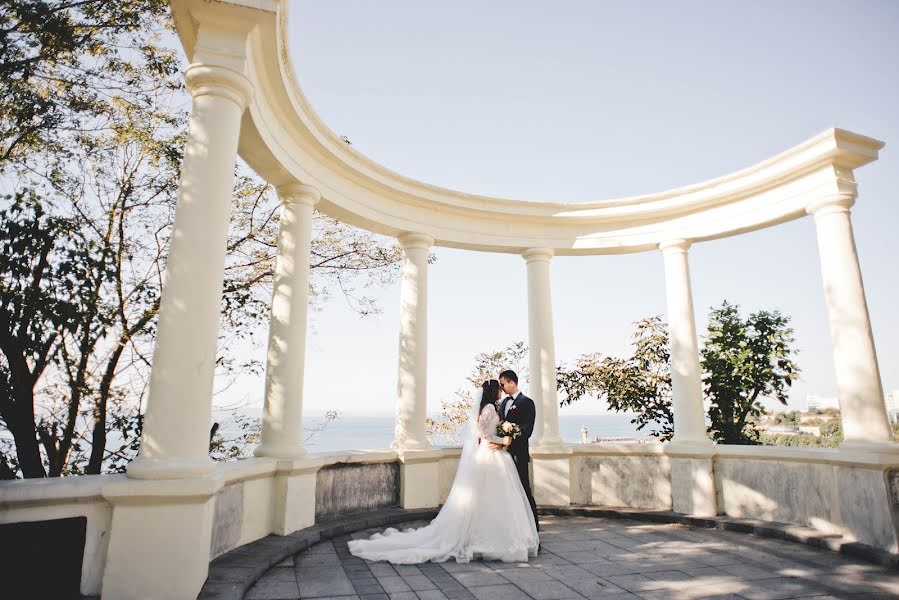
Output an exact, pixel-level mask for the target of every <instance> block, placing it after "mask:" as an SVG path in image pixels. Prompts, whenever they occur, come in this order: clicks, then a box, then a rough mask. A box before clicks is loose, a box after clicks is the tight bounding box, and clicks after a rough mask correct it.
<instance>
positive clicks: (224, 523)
mask: <svg viewBox="0 0 899 600" xmlns="http://www.w3.org/2000/svg"><path fill="white" fill-rule="evenodd" d="M532 456H533V463H532V465H531V466H532V481H533V486H534V492H535V496H536V497H537V502H538V504H541V505H543V506H544V507H546V508H550V507H554V506H555V507H569V506H572V505H578V506H580V505H587V506H589V505H593V506H603V507H621V508H622V509H629V510H640V511H647V510H649V511H658V510H662V511H672V514H675V513H681V514H690V515H694V516H697V517H709V516H711V517H714V516H715V515H716V514H719V515H727V516H729V517H732V518H739V519H758V520H762V521H774V522H780V523H787V524H796V525H801V526H804V527H810V528H814V529H815V530H816V531H820V532H824V533H831V534H836V535H839V536H842V537H841V539H842V542H841V543H858V544H861V545H863V546H866V547H871V548H876V549H879V550H882V551H885V552H892V553H896V552H897V535H899V460H897V458H896V457H894V456H887V455H876V454H863V453H851V452H846V451H841V450H839V449H837V450H825V449H794V448H770V447H759V446H745V447H744V446H712V447H709V448H705V449H702V450H696V449H693V450H690V451H688V450H685V449H683V448H680V449H678V448H672V446H670V445H667V444H632V445H583V446H582V445H568V446H563V447H559V448H555V449H551V450H545V449H544V450H543V451H536V450H535V451H533V452H532ZM458 460H459V450H458V449H435V450H427V451H418V452H406V453H400V452H396V451H393V450H385V451H360V452H348V453H340V454H327V455H311V456H309V457H307V458H305V459H302V460H275V459H271V458H252V459H247V460H242V461H237V462H232V463H222V464H220V465H218V466H217V468H216V472H215V474H214V475H213V476H212V477H211V478H200V479H195V480H194V479H191V480H177V481H175V480H159V481H151V480H147V481H141V480H133V479H129V478H127V477H125V476H122V475H103V476H84V477H72V478H65V479H52V480H32V481H14V482H0V523H24V522H35V521H50V520H53V519H66V518H73V517H84V518H86V519H87V523H86V538H85V545H84V558H83V566H82V572H81V593H82V594H84V595H97V594H99V593H100V592H101V590H102V588H103V586H104V585H105V583H104V582H105V579H104V578H106V579H109V578H110V577H111V576H112V577H115V578H116V579H115V581H118V582H119V583H121V582H122V581H131V579H129V577H136V576H137V574H136V573H134V572H132V571H129V569H132V570H133V569H140V568H141V567H140V565H141V564H142V563H141V561H144V563H146V561H151V562H153V561H156V564H163V563H164V562H165V561H164V560H162V559H161V558H160V557H162V558H165V556H167V555H166V554H159V555H158V556H157V555H153V554H149V555H147V552H146V549H145V546H147V544H148V543H149V544H150V545H152V543H151V542H150V540H156V539H157V538H158V540H163V539H164V538H166V535H168V534H166V532H165V531H161V530H162V529H165V527H166V526H168V525H167V524H171V523H174V522H175V521H177V519H181V521H179V522H181V523H182V525H181V527H188V526H192V527H194V529H195V530H196V532H197V533H196V535H194V534H193V533H190V535H187V534H184V536H187V537H185V540H186V539H191V540H193V539H196V540H197V541H198V543H202V544H206V550H207V551H208V556H209V557H210V559H211V558H215V557H216V556H219V555H221V554H223V553H226V552H228V551H229V550H232V549H234V548H237V547H240V546H243V545H245V544H248V543H251V542H254V541H255V540H260V539H262V538H267V537H268V536H270V534H275V535H276V536H285V535H288V534H290V533H291V532H294V531H297V530H300V529H303V528H306V527H309V526H310V525H312V524H314V523H316V522H318V521H319V520H322V519H327V518H330V517H332V516H335V515H343V514H349V513H360V512H363V513H364V511H368V510H373V509H381V508H383V507H394V506H400V507H403V508H428V507H436V506H438V505H439V504H441V503H442V502H444V501H445V499H446V496H447V494H448V492H449V490H450V488H451V486H452V482H453V478H454V477H455V471H456V468H457V465H458ZM148 511H150V512H148ZM148 515H151V516H152V518H151V516H148ZM173 519H175V521H173ZM200 521H203V523H200ZM114 523H117V524H118V525H116V526H115V527H114V526H113V524H114ZM204 523H205V524H204ZM154 524H155V525H154ZM191 524H193V525H191ZM147 528H154V529H153V530H147ZM157 529H159V531H157ZM116 532H118V536H119V537H118V538H117V537H116V535H117V533H116ZM169 533H171V532H169ZM110 538H112V539H113V541H114V542H115V544H111V543H110ZM201 538H202V539H201ZM157 545H159V549H158V551H159V552H160V553H162V552H164V551H165V548H164V544H163V543H162V542H161V541H160V542H159V544H157ZM113 547H114V548H116V549H115V550H112V549H111V548H113ZM154 547H155V546H154ZM132 549H133V550H134V556H130V554H131V553H132ZM154 556H155V557H156V558H154ZM107 557H109V559H108V558H107ZM113 559H115V560H113ZM160 561H161V562H160ZM146 564H149V563H146ZM201 564H205V563H204V562H202V561H201ZM129 565H135V566H133V568H132V567H131V566H129ZM160 568H161V567H160ZM198 569H200V567H197V569H195V570H198ZM110 573H113V575H110ZM192 577H193V579H192V580H191V581H193V580H194V579H197V577H199V581H202V578H203V577H205V575H204V574H203V573H194V574H193V575H192ZM145 579H146V577H145ZM151 583H152V581H151ZM176 583H177V582H176ZM147 585H150V584H149V583H148V584H147ZM173 585H174V584H173ZM179 585H180V584H179Z"/></svg>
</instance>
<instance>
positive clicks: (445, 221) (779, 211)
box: [172, 0, 883, 255]
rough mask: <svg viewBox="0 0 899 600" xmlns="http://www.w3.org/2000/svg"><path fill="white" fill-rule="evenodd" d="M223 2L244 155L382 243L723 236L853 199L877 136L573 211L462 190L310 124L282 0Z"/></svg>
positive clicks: (792, 152) (189, 9)
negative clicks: (243, 33) (233, 29)
mask: <svg viewBox="0 0 899 600" xmlns="http://www.w3.org/2000/svg"><path fill="white" fill-rule="evenodd" d="M172 4H173V11H174V13H175V18H176V23H178V30H179V34H180V35H181V39H182V42H183V43H184V46H185V50H186V51H187V53H188V56H192V54H193V52H192V50H193V44H194V35H195V31H196V28H197V18H198V15H199V16H200V18H208V13H209V11H208V10H207V11H206V12H205V13H204V5H205V6H206V7H208V4H207V3H204V2H199V1H198V0H176V1H175V2H173V3H172ZM222 4H229V5H231V8H232V9H233V11H232V13H231V16H232V17H234V18H237V19H240V22H241V24H242V25H243V26H244V27H246V26H247V23H251V24H252V26H253V29H252V31H251V33H250V34H249V36H248V38H247V39H248V42H247V47H246V66H245V71H246V74H247V77H248V78H249V79H250V81H251V82H252V83H253V86H254V88H255V91H256V93H255V96H254V99H253V101H252V102H251V103H250V105H249V109H248V110H247V112H246V114H245V116H244V119H243V124H242V128H241V142H240V148H239V152H240V154H241V156H242V157H243V159H244V160H245V161H246V162H247V163H248V164H249V165H250V166H251V167H252V168H253V169H254V170H256V171H257V172H258V173H259V174H260V175H261V176H262V177H264V178H265V179H266V180H268V181H269V182H271V183H272V184H274V185H276V186H281V185H286V184H289V183H295V182H302V183H304V184H307V185H311V186H314V187H315V188H317V189H318V190H320V192H321V195H322V200H321V202H320V203H319V205H318V207H317V208H318V210H321V211H323V212H325V213H327V214H329V215H331V216H333V217H335V218H337V219H340V220H342V221H344V222H347V223H351V224H353V225H356V226H358V227H362V228H365V229H368V230H371V231H375V232H378V233H382V234H386V235H391V236H398V235H400V234H402V233H404V232H417V233H422V234H426V235H429V236H431V237H433V238H434V240H435V245H438V246H448V247H455V248H465V249H471V250H481V251H493V252H515V253H518V252H521V251H523V250H524V249H526V248H532V247H542V248H552V249H553V250H554V251H555V253H556V254H560V255H572V254H614V253H626V252H639V251H643V250H649V249H655V248H657V247H658V244H660V243H662V242H664V241H666V240H670V239H684V240H688V241H690V242H696V241H701V240H708V239H714V238H720V237H726V236H730V235H735V234H739V233H742V232H746V231H752V230H756V229H761V228H764V227H768V226H771V225H774V224H777V223H782V222H785V221H789V220H792V219H795V218H798V217H801V216H803V215H804V214H805V213H806V207H807V206H808V205H809V204H810V203H811V202H817V201H820V200H822V199H823V198H826V197H829V196H833V195H850V196H853V197H854V196H855V180H854V176H853V172H852V171H853V169H855V168H856V167H859V166H861V165H864V164H867V163H868V162H871V161H873V160H876V159H877V155H878V150H880V148H882V147H883V143H882V142H880V141H878V140H875V139H872V138H868V137H865V136H862V135H858V134H855V133H851V132H849V131H845V130H841V129H830V130H827V131H824V132H823V133H821V134H819V135H817V136H815V137H813V138H811V139H809V140H807V141H805V142H803V143H801V144H799V145H797V146H795V147H793V148H791V149H789V150H787V151H785V152H783V153H781V154H778V155H777V156H774V157H772V158H770V159H768V160H765V161H762V162H760V163H758V164H755V165H752V166H750V167H747V168H745V169H742V170H740V171H737V172H734V173H731V174H729V175H725V176H723V177H718V178H715V179H711V180H708V181H704V182H701V183H697V184H693V185H688V186H685V187H680V188H676V189H672V190H666V191H662V192H658V193H654V194H647V195H642V196H634V197H629V198H619V199H611V200H600V201H591V202H583V203H580V202H577V203H573V202H551V201H547V202H530V201H521V200H514V199H507V198H496V197H488V196H481V195H475V194H467V193H464V192H460V191H455V190H450V189H446V188H441V187H437V186H433V185H429V184H427V183H423V182H420V181H416V180H413V179H410V178H408V177H404V176H402V175H400V174H398V173H395V172H393V171H390V170H389V169H387V168H385V167H383V166H382V165H380V164H378V163H376V162H374V161H372V160H370V159H369V158H367V157H366V156H364V155H363V154H361V153H359V152H357V151H356V150H354V149H353V148H352V147H350V146H348V145H347V144H346V143H344V142H343V141H341V140H340V139H339V138H338V137H337V136H336V135H335V134H334V132H332V131H331V130H330V129H329V128H328V127H327V126H326V125H325V124H324V123H323V122H322V121H321V119H319V117H318V116H317V115H316V113H315V111H314V110H313V109H312V107H311V106H310V104H309V102H308V101H307V100H306V98H305V96H304V95H303V92H302V89H301V88H300V86H299V84H298V82H297V80H296V77H295V74H294V69H293V66H292V64H291V61H290V57H289V52H288V47H287V38H286V23H287V19H288V5H289V3H288V2H286V1H285V0H281V1H278V0H255V1H254V0H228V1H225V2H220V3H219V8H221V5H222ZM223 12H224V11H221V10H218V11H216V12H215V18H216V19H217V20H220V19H222V18H224V17H223ZM235 15H236V17H235ZM217 26H219V27H221V26H222V24H221V22H218V23H217ZM273 66H276V67H277V68H273Z"/></svg>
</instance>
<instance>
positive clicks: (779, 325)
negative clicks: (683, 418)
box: [700, 302, 799, 444]
mask: <svg viewBox="0 0 899 600" xmlns="http://www.w3.org/2000/svg"><path fill="white" fill-rule="evenodd" d="M789 322H790V319H789V318H788V317H785V316H783V315H781V314H780V313H779V312H778V311H773V312H769V311H759V312H756V313H753V314H750V315H749V316H748V317H747V318H745V319H744V318H743V317H742V316H741V315H740V312H739V307H738V306H735V305H732V304H729V303H728V302H724V303H723V304H722V305H721V307H720V308H716V309H714V310H712V312H711V314H710V315H709V326H708V333H707V334H706V337H705V343H704V345H703V348H702V350H701V352H700V354H701V357H702V369H703V387H704V390H705V396H706V398H707V399H708V400H710V401H711V406H710V408H709V419H710V420H711V428H710V433H711V434H712V437H713V438H714V440H715V441H716V442H719V443H723V444H745V443H754V442H756V441H757V439H758V435H757V430H756V429H755V428H754V427H752V426H747V417H750V416H751V417H758V416H759V415H761V414H762V411H763V410H764V409H763V407H762V404H761V402H760V399H761V398H774V399H776V400H777V401H779V402H780V403H781V404H784V405H785V404H786V403H787V398H788V391H789V387H790V386H791V385H792V383H793V380H795V379H797V378H798V377H799V367H798V366H797V365H796V363H795V362H794V361H793V359H792V356H793V354H795V353H796V352H797V351H796V350H795V349H794V348H793V342H794V339H793V330H792V329H791V328H790V327H789V326H788V324H789Z"/></svg>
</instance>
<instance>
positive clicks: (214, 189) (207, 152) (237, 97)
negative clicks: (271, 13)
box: [128, 64, 252, 479]
mask: <svg viewBox="0 0 899 600" xmlns="http://www.w3.org/2000/svg"><path fill="white" fill-rule="evenodd" d="M185 79H186V81H187V89H188V90H189V91H190V94H191V96H192V98H193V111H192V113H191V117H190V123H189V125H188V132H187V143H186V145H185V147H184V164H183V167H182V172H181V186H180V190H179V193H178V202H177V205H176V208H175V223H174V227H173V229H172V237H171V246H170V249H169V256H168V262H167V264H166V272H165V283H164V289H163V295H162V302H161V305H160V309H159V326H158V329H157V334H156V346H155V349H154V352H153V369H152V372H151V375H150V390H149V398H148V401H147V411H146V414H145V415H144V422H143V434H142V436H141V445H140V453H139V454H138V456H137V458H136V459H135V460H134V461H133V462H132V463H131V464H130V465H129V466H128V475H129V476H131V477H135V478H141V479H168V478H182V477H192V476H197V475H205V474H208V473H210V472H212V470H213V462H212V460H211V459H210V458H209V427H210V421H211V417H212V383H213V372H214V369H215V358H216V347H217V342H218V330H219V319H220V315H221V302H222V281H223V278H224V266H225V251H226V243H227V234H228V219H229V212H230V206H231V195H232V192H233V185H234V161H235V159H236V155H237V141H238V137H239V134H240V118H241V115H242V114H243V111H244V109H245V108H246V106H247V103H248V102H249V101H250V98H251V95H252V86H251V84H250V82H249V80H247V78H246V77H244V75H242V74H241V73H239V72H237V71H235V70H232V69H229V68H227V67H221V66H216V65H204V64H195V65H191V66H190V67H189V68H188V69H187V71H186V73H185Z"/></svg>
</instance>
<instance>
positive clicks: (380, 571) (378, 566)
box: [368, 563, 396, 577]
mask: <svg viewBox="0 0 899 600" xmlns="http://www.w3.org/2000/svg"><path fill="white" fill-rule="evenodd" d="M368 570H369V571H371V574H372V575H374V576H375V577H381V576H385V577H390V576H393V575H396V571H394V570H393V566H391V565H389V564H387V563H371V564H369V565H368Z"/></svg>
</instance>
